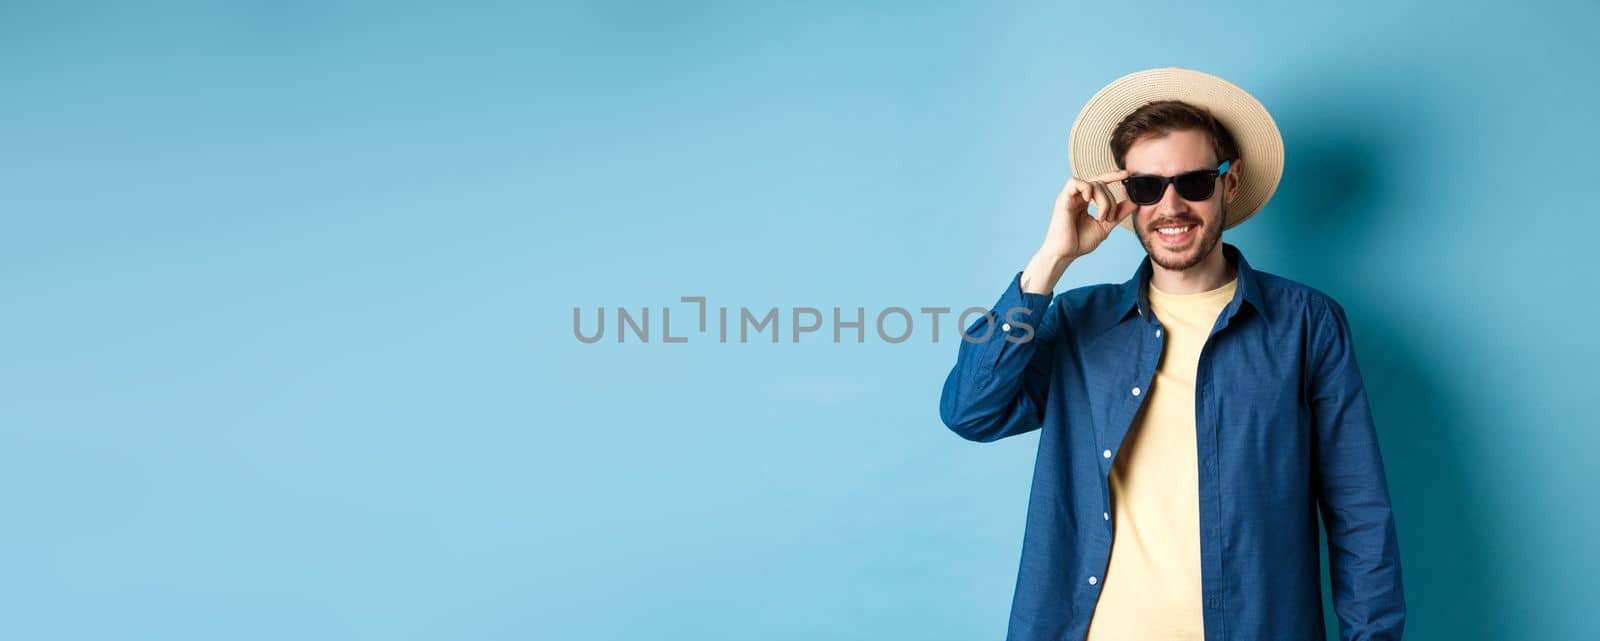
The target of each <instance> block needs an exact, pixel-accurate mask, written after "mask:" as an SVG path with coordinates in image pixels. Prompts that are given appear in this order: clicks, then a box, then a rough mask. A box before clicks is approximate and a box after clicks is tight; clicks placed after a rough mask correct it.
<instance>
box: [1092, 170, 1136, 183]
mask: <svg viewBox="0 0 1600 641" xmlns="http://www.w3.org/2000/svg"><path fill="white" fill-rule="evenodd" d="M1127 177H1128V170H1126V169H1118V170H1116V171H1108V172H1106V173H1103V174H1100V175H1098V176H1095V177H1094V178H1091V179H1090V180H1093V181H1095V182H1106V181H1108V180H1122V179H1123V178H1127Z"/></svg>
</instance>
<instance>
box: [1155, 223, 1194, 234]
mask: <svg viewBox="0 0 1600 641" xmlns="http://www.w3.org/2000/svg"><path fill="white" fill-rule="evenodd" d="M1191 227H1193V225H1190V226H1189V227H1162V228H1160V229H1157V230H1156V231H1159V232H1161V233H1163V234H1167V235H1171V236H1176V235H1178V234H1182V233H1185V232H1187V231H1189V229H1190V228H1191Z"/></svg>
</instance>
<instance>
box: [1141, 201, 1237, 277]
mask: <svg viewBox="0 0 1600 641" xmlns="http://www.w3.org/2000/svg"><path fill="white" fill-rule="evenodd" d="M1226 220H1228V208H1227V206H1226V205H1224V206H1223V207H1222V216H1220V217H1219V219H1218V220H1217V221H1216V222H1215V223H1213V222H1211V221H1205V222H1203V223H1202V224H1200V230H1199V231H1200V234H1199V235H1197V236H1196V237H1195V239H1194V240H1191V241H1189V244H1188V245H1187V246H1186V247H1183V248H1181V249H1169V248H1168V247H1167V246H1166V244H1165V243H1162V242H1161V239H1160V238H1157V236H1158V235H1159V234H1160V232H1157V231H1155V230H1153V229H1152V230H1151V231H1150V232H1148V233H1146V232H1145V231H1144V225H1142V224H1140V223H1139V220H1138V218H1135V219H1134V221H1133V230H1134V231H1135V232H1136V233H1137V234H1138V236H1139V244H1141V245H1144V251H1145V253H1148V254H1150V260H1151V261H1152V262H1154V263H1155V264H1157V265H1160V266H1161V267H1162V268H1163V269H1167V270H1169V271H1178V272H1181V271H1184V270H1187V269H1189V268H1191V267H1194V266H1195V265H1199V264H1200V261H1202V260H1205V258H1206V256H1210V255H1211V251H1212V250H1214V249H1216V247H1217V243H1219V242H1222V223H1223V221H1226Z"/></svg>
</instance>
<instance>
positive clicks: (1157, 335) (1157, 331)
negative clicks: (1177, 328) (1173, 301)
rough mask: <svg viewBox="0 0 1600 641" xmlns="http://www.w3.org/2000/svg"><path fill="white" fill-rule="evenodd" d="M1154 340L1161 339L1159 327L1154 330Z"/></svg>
mask: <svg viewBox="0 0 1600 641" xmlns="http://www.w3.org/2000/svg"><path fill="white" fill-rule="evenodd" d="M1156 338H1161V328H1160V327H1157V328H1156Z"/></svg>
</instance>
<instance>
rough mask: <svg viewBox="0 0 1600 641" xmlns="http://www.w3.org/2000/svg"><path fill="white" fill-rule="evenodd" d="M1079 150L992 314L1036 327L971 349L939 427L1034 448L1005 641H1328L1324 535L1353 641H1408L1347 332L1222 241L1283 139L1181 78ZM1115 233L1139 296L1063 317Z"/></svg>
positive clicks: (967, 345) (1155, 82)
mask: <svg viewBox="0 0 1600 641" xmlns="http://www.w3.org/2000/svg"><path fill="white" fill-rule="evenodd" d="M1071 138H1072V140H1071V143H1070V147H1071V150H1072V163H1073V168H1074V172H1075V173H1076V174H1077V175H1078V176H1093V177H1092V178H1078V177H1074V178H1072V179H1071V180H1070V181H1068V183H1067V185H1066V187H1065V188H1063V189H1062V191H1061V193H1060V195H1059V196H1058V197H1057V198H1056V203H1055V207H1054V210H1053V211H1052V214H1051V218H1050V222H1049V225H1048V227H1047V230H1046V233H1045V238H1044V241H1043V243H1042V244H1041V246H1040V248H1039V250H1038V251H1037V252H1036V253H1035V254H1034V256H1033V258H1032V259H1031V260H1030V261H1028V263H1027V264H1026V266H1025V268H1024V269H1023V270H1022V271H1020V272H1018V273H1017V274H1015V275H1014V276H1013V277H1012V279H1011V282H1010V284H1009V285H1008V287H1007V288H1006V290H1005V292H1004V293H1003V294H1001V296H1000V299H999V301H998V302H997V303H996V305H995V307H994V308H993V309H992V310H991V313H992V314H991V317H990V318H993V319H1005V318H1018V317H1019V313H1020V314H1021V315H1022V317H1026V318H1028V319H1030V322H1029V323H1016V322H1008V323H1002V324H1001V325H1000V327H999V328H997V329H998V332H997V333H998V334H1000V335H1006V336H1009V337H1012V340H988V341H981V342H969V341H962V342H961V346H960V351H959V353H958V355H957V359H956V364H955V367H954V368H953V369H952V370H951V371H950V374H949V376H948V378H946V380H945V384H944V390H943V395H942V398H941V399H940V405H939V410H940V415H941V417H942V418H943V420H944V423H945V425H947V426H948V427H949V428H950V429H951V430H952V431H954V432H955V433H956V434H959V435H960V436H962V437H964V438H966V439H969V440H972V441H978V442H991V441H995V440H998V439H1001V438H1005V437H1008V436H1014V435H1017V434H1023V433H1027V432H1032V431H1034V430H1039V431H1040V437H1039V451H1038V456H1037V459H1036V462H1035V469H1034V476H1033V487H1032V492H1031V494H1030V498H1029V506H1028V515H1027V528H1026V531H1025V533H1024V537H1023V548H1022V559H1021V565H1020V569H1019V572H1018V576H1017V583H1016V591H1015V593H1014V595H1013V599H1012V606H1011V619H1010V625H1009V630H1008V634H1007V637H1006V638H1007V639H1008V640H1009V641H1046V640H1048V641H1063V640H1078V639H1087V640H1088V641H1134V640H1138V641H1177V640H1185V641H1187V640H1194V641H1200V640H1202V639H1203V640H1204V641H1224V640H1231V641H1257V640H1262V641H1265V640H1272V641H1287V640H1310V639H1324V638H1325V634H1324V627H1323V608H1322V593H1321V574H1320V572H1321V567H1320V564H1319V555H1318V549H1317V540H1318V533H1317V527H1318V526H1317V516H1318V514H1319V513H1320V514H1321V517H1322V523H1323V527H1324V528H1325V530H1326V533H1327V541H1328V556H1329V565H1330V570H1329V571H1330V577H1331V583H1332V586H1333V603H1334V607H1335V614H1336V615H1337V618H1338V621H1339V629H1340V634H1339V636H1340V638H1341V639H1342V640H1343V641H1356V640H1364V641H1376V640H1390V641H1398V640H1399V639H1400V636H1401V631H1402V629H1403V626H1404V622H1405V600H1404V596H1403V591H1402V587H1401V573H1400V553H1399V543H1398V537H1397V534H1396V528H1395V520H1394V516H1393V514H1392V512H1391V510H1390V503H1389V490H1388V484H1387V480H1386V477H1385V473H1384V467H1383V460H1382V456H1381V454H1380V452H1379V447H1378V438H1377V433H1376V429H1375V426H1374V424H1373V420H1372V415H1371V411H1370V409H1369V407H1368V402H1367V396H1366V391H1365V387H1364V386H1363V384H1362V379H1361V373H1360V370H1359V368H1358V366H1357V364H1356V357H1355V344H1354V342H1353V339H1352V335H1351V331H1350V327H1349V323H1348V320H1347V318H1346V315H1345V312H1344V309H1343V307H1342V306H1341V305H1340V304H1339V303H1338V302H1337V301H1335V300H1334V299H1333V298H1331V297H1330V296H1328V295H1327V294H1326V293H1324V292H1322V291H1319V290H1317V289H1315V288H1312V287H1310V286H1307V285H1304V284H1301V283H1297V282H1295V281H1292V280H1289V279H1287V278H1284V277H1281V276H1277V275H1274V274H1271V273H1268V272H1265V271H1260V270H1256V269H1253V268H1252V267H1251V266H1250V264H1249V262H1248V261H1246V260H1245V257H1244V254H1243V253H1242V252H1241V251H1240V250H1239V248H1238V247H1236V246H1234V245H1233V244H1231V243H1227V242H1224V241H1223V240H1222V232H1223V230H1225V229H1228V228H1230V227H1233V226H1235V225H1237V224H1239V223H1240V222H1243V221H1244V220H1245V219H1247V218H1249V217H1250V216H1251V215H1253V214H1254V213H1255V212H1257V211H1259V210H1260V209H1261V207H1262V206H1263V205H1265V204H1266V202H1267V200H1268V199H1269V198H1270V197H1271V195H1272V193H1273V191H1274V190H1275V189H1276V187H1277V184H1278V180H1279V177H1280V176H1281V175H1282V168H1283V142H1282V139H1281V137H1280V136H1279V133H1278V130H1277V127H1276V125H1275V124H1274V123H1273V121H1272V118H1271V116H1270V115H1269V114H1268V113H1267V111H1266V109H1265V107H1263V106H1262V105H1261V103H1260V102H1259V101H1257V100H1256V99H1255V98H1254V97H1252V96H1251V95H1250V94H1249V93H1247V92H1245V91H1244V90H1243V89H1240V88H1239V87H1237V86H1235V85H1233V84H1232V83H1229V82H1227V81H1225V80H1222V79H1221V78H1217V77H1216V76H1212V75H1209V74H1204V73H1200V72H1197V71H1192V70H1187V69H1180V68H1177V67H1168V68H1163V69H1151V70H1147V71H1142V72H1138V73H1134V74H1130V75H1128V76H1124V77H1123V78H1120V79H1118V80H1116V81H1115V82H1112V83H1111V84H1109V85H1107V86H1106V87H1105V88H1104V89H1102V90H1101V91H1100V92H1099V93H1097V94H1096V95H1095V96H1094V97H1093V98H1091V99H1090V101H1089V103H1088V104H1087V105H1086V106H1085V107H1084V109H1083V111H1082V112H1081V113H1080V114H1079V116H1078V120H1077V122H1076V123H1074V125H1073V129H1072V137H1071ZM1091 203H1093V204H1094V207H1095V214H1091V213H1090V211H1089V205H1090V204H1091ZM1118 225H1121V226H1123V227H1125V228H1127V229H1130V230H1132V231H1134V232H1135V233H1136V235H1137V236H1138V238H1139V241H1140V243H1141V244H1142V245H1143V247H1144V250H1145V252H1146V256H1145V257H1144V258H1143V259H1142V260H1141V261H1140V263H1139V267H1138V269H1137V270H1136V271H1135V273H1134V274H1133V276H1132V277H1131V278H1130V279H1128V280H1127V281H1126V282H1123V283H1118V284H1109V283H1107V284H1093V285H1084V286H1080V287H1077V288H1075V289H1071V290H1068V291H1067V292H1065V293H1063V294H1060V295H1058V296H1052V295H1051V293H1052V292H1053V291H1054V290H1055V286H1056V283H1057V282H1058V281H1059V280H1060V279H1061V278H1062V276H1063V275H1064V274H1065V272H1066V271H1067V270H1068V268H1069V266H1070V265H1071V264H1072V262H1073V260H1075V259H1077V258H1078V257H1080V256H1083V255H1085V254H1088V253H1089V252H1092V251H1094V250H1095V248H1097V247H1099V246H1100V244H1101V242H1102V241H1104V240H1105V239H1106V237H1107V236H1108V235H1109V234H1110V233H1111V230H1112V229H1113V228H1114V227H1116V226H1118ZM1019 310H1020V312H1019ZM990 322H993V321H991V320H989V319H984V320H979V321H978V322H977V323H975V324H973V325H972V327H970V328H969V329H968V330H967V333H968V334H969V335H971V336H983V335H986V334H988V333H989V331H990V330H989V328H987V327H985V325H986V324H987V323H990Z"/></svg>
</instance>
